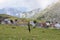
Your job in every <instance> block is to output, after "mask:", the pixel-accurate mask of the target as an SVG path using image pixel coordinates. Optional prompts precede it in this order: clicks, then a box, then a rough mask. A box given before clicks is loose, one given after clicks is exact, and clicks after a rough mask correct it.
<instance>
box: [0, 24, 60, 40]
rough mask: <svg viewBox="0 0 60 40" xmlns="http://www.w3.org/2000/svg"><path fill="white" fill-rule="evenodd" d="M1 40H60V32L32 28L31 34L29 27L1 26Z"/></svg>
mask: <svg viewBox="0 0 60 40" xmlns="http://www.w3.org/2000/svg"><path fill="white" fill-rule="evenodd" d="M12 27H16V28H12ZM0 40H60V30H57V29H44V28H35V29H32V28H31V32H30V33H29V31H28V29H27V27H20V26H13V25H1V24H0Z"/></svg>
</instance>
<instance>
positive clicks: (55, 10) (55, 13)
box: [38, 1, 60, 22]
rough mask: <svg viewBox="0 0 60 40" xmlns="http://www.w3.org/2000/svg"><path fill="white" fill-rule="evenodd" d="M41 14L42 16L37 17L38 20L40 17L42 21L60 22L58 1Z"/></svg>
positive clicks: (59, 4)
mask: <svg viewBox="0 0 60 40" xmlns="http://www.w3.org/2000/svg"><path fill="white" fill-rule="evenodd" d="M42 14H43V15H42V16H39V17H38V19H40V18H41V17H42V19H44V20H49V21H57V22H60V1H59V2H58V3H56V4H54V5H53V6H51V7H50V8H47V9H46V10H44V11H43V12H42Z"/></svg>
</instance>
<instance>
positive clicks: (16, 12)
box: [0, 8, 41, 18]
mask: <svg viewBox="0 0 60 40" xmlns="http://www.w3.org/2000/svg"><path fill="white" fill-rule="evenodd" d="M22 10H23V11H22ZM40 11H41V9H40V8H38V9H34V10H32V11H27V9H26V8H25V9H24V8H2V9H0V14H8V15H12V16H16V17H19V18H30V17H32V16H33V15H34V14H35V13H38V12H40Z"/></svg>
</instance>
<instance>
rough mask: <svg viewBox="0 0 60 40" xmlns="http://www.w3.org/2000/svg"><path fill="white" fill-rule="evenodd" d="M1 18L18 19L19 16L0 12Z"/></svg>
mask: <svg viewBox="0 0 60 40" xmlns="http://www.w3.org/2000/svg"><path fill="white" fill-rule="evenodd" d="M1 18H8V19H12V20H14V19H18V18H17V17H13V16H10V15H7V14H0V19H1Z"/></svg>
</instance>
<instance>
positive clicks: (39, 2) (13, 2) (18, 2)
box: [0, 0, 58, 10]
mask: <svg viewBox="0 0 60 40" xmlns="http://www.w3.org/2000/svg"><path fill="white" fill-rule="evenodd" d="M57 1H58V0H0V8H4V7H21V8H22V7H26V8H27V9H28V10H32V9H35V8H41V9H44V8H46V7H47V6H48V5H50V4H52V3H53V2H57Z"/></svg>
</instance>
